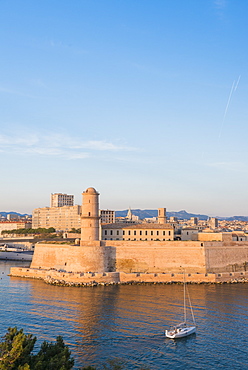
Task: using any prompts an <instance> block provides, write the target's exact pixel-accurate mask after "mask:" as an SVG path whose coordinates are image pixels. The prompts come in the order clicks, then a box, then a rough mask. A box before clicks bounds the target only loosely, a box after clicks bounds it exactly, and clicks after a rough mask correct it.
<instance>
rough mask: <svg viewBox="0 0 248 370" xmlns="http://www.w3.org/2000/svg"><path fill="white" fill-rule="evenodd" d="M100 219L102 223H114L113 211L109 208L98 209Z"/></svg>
mask: <svg viewBox="0 0 248 370" xmlns="http://www.w3.org/2000/svg"><path fill="white" fill-rule="evenodd" d="M100 221H101V223H102V224H114V223H115V211H111V210H109V209H101V210H100Z"/></svg>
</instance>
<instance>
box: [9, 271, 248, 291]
mask: <svg viewBox="0 0 248 370" xmlns="http://www.w3.org/2000/svg"><path fill="white" fill-rule="evenodd" d="M10 275H11V276H13V277H25V278H34V279H42V280H44V281H45V282H46V283H49V284H54V285H66V286H92V285H93V286H94V285H99V284H100V285H108V284H147V283H150V284H172V283H183V282H184V281H186V282H187V283H191V284H192V283H193V284H202V283H236V282H248V272H231V273H228V272H226V273H218V274H214V273H206V274H200V273H192V274H184V273H153V274H149V273H125V272H120V273H118V272H107V273H92V272H88V273H73V272H62V271H57V270H42V269H32V268H21V267H12V268H11V271H10Z"/></svg>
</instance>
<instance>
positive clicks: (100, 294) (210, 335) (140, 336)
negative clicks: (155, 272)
mask: <svg viewBox="0 0 248 370" xmlns="http://www.w3.org/2000/svg"><path fill="white" fill-rule="evenodd" d="M11 265H13V262H12V263H11ZM8 268H9V266H8V264H6V263H5V264H0V274H1V277H2V279H1V280H0V329H1V335H3V334H4V333H5V332H6V329H7V327H8V326H13V325H18V327H23V328H24V330H25V331H26V332H29V333H33V334H35V335H37V336H38V338H39V341H40V342H41V341H42V340H44V339H46V340H53V339H54V338H55V337H56V336H57V335H62V336H63V337H64V339H65V342H66V343H67V344H69V345H70V347H71V349H72V351H73V355H74V356H75V357H76V360H77V364H78V366H79V365H80V366H83V365H94V364H95V365H96V364H98V363H99V362H104V361H106V359H108V358H112V357H124V358H125V359H127V360H128V365H127V368H128V369H136V368H138V367H139V366H141V365H142V364H143V365H144V364H145V365H146V366H148V367H150V368H151V369H155V370H156V369H161V368H173V369H199V368H201V369H211V368H212V369H214V368H215V367H217V366H218V368H225V369H229V368H235V369H239V368H242V366H243V364H245V362H246V353H245V348H246V345H247V336H246V333H247V326H248V322H247V315H246V311H247V306H248V296H247V288H248V285H245V284H238V285H235V284H233V285H227V284H226V285H190V286H189V290H190V297H191V301H192V304H193V306H194V314H195V317H196V321H197V325H198V328H197V334H196V335H192V336H190V337H186V338H182V339H180V340H179V341H178V340H177V341H175V340H171V339H167V338H165V336H164V330H165V328H166V327H168V326H170V325H171V324H173V323H177V322H178V321H180V318H181V317H182V314H183V312H182V305H183V286H182V285H137V286H129V285H126V286H108V287H91V288H68V287H54V286H51V285H46V284H44V283H43V282H42V281H38V280H32V279H18V278H9V277H8V276H7V273H8ZM2 272H4V273H3V274H2ZM217 364H218V365H217ZM230 364H232V367H230ZM243 368H244V367H243Z"/></svg>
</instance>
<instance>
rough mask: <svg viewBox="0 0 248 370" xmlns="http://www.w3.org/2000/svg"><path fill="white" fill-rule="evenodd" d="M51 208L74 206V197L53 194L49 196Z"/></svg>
mask: <svg viewBox="0 0 248 370" xmlns="http://www.w3.org/2000/svg"><path fill="white" fill-rule="evenodd" d="M50 205H51V207H64V206H70V207H72V206H74V195H68V194H62V193H54V194H51V203H50Z"/></svg>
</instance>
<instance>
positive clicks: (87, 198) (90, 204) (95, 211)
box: [81, 188, 100, 242]
mask: <svg viewBox="0 0 248 370" xmlns="http://www.w3.org/2000/svg"><path fill="white" fill-rule="evenodd" d="M82 195H83V202H82V214H81V241H82V242H94V241H99V227H100V224H99V222H100V221H99V220H100V217H99V193H98V192H97V191H96V190H95V189H94V188H88V189H87V190H85V191H84V192H83V194H82Z"/></svg>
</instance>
